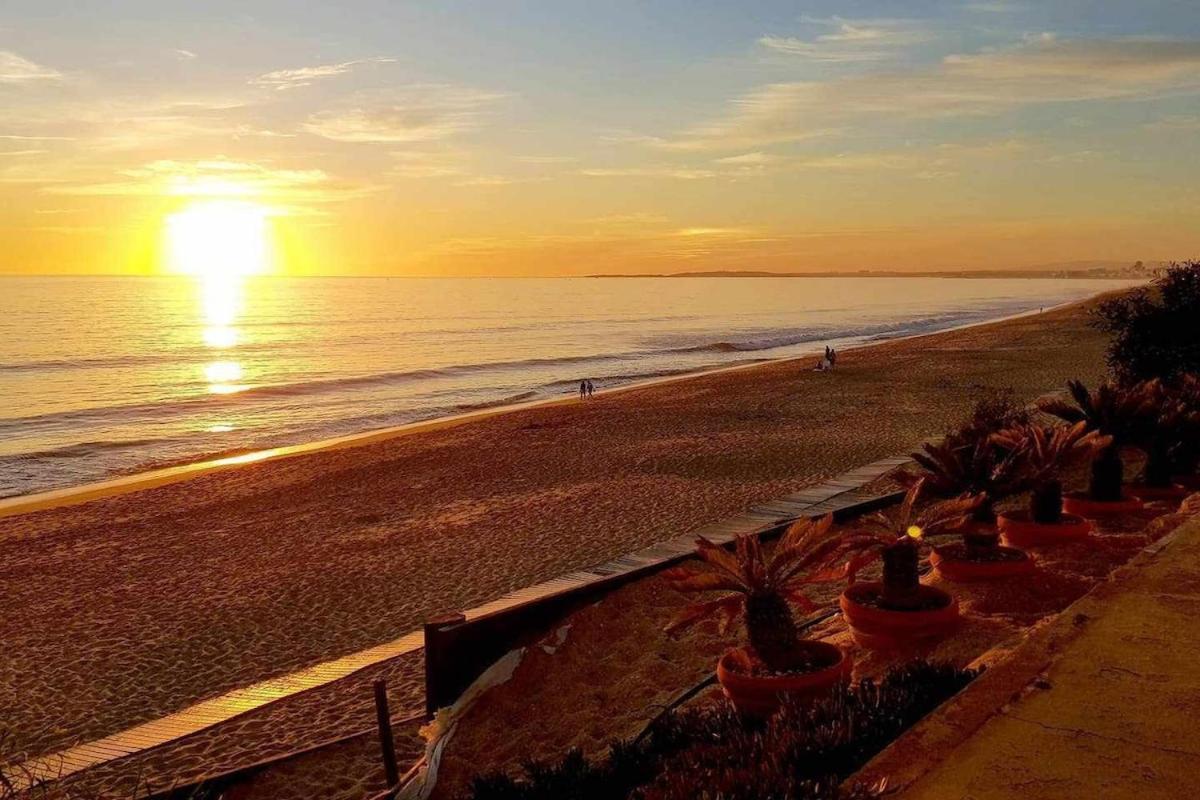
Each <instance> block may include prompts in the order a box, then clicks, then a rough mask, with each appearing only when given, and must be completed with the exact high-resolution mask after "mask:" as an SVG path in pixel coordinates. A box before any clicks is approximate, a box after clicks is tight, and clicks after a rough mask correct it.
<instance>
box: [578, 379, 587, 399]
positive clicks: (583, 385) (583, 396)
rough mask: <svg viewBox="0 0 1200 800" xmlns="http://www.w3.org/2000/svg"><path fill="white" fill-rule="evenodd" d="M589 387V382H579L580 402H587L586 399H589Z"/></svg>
mask: <svg viewBox="0 0 1200 800" xmlns="http://www.w3.org/2000/svg"><path fill="white" fill-rule="evenodd" d="M587 385H588V382H587V381H580V382H579V399H580V400H586V399H587Z"/></svg>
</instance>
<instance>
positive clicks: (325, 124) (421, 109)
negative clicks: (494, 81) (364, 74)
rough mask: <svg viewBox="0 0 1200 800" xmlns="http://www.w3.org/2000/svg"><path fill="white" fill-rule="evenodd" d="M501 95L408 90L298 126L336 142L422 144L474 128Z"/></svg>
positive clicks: (447, 88)
mask: <svg viewBox="0 0 1200 800" xmlns="http://www.w3.org/2000/svg"><path fill="white" fill-rule="evenodd" d="M501 97H503V95H500V94H497V93H495V92H485V91H479V90H476V89H468V88H465V87H461V86H452V85H438V84H428V85H413V86H407V87H403V88H401V89H396V90H393V91H391V92H388V93H386V94H367V95H360V96H358V98H357V99H356V100H354V101H352V102H351V103H349V104H348V105H347V106H345V107H342V108H336V109H330V110H327V111H321V112H318V113H316V114H313V115H311V116H310V117H309V118H308V121H307V122H305V123H304V126H303V127H304V130H306V131H308V132H309V133H312V134H315V135H317V136H321V137H323V138H326V139H332V140H334V141H339V142H393V143H400V142H428V141H434V140H437V139H444V138H447V137H449V136H453V135H454V134H457V133H460V132H462V131H465V130H469V129H471V128H474V127H476V126H477V125H478V124H479V119H480V117H481V116H482V115H483V113H484V111H485V109H486V108H487V107H488V106H490V105H492V104H493V103H495V102H496V101H497V100H499V99H500V98H501Z"/></svg>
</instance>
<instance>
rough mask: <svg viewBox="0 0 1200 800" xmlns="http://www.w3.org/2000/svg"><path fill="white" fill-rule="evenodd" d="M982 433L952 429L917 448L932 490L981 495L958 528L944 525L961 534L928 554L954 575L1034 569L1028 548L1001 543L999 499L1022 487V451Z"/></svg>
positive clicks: (969, 577) (991, 575)
mask: <svg viewBox="0 0 1200 800" xmlns="http://www.w3.org/2000/svg"><path fill="white" fill-rule="evenodd" d="M980 434H981V435H978V436H972V437H967V436H964V435H963V434H962V433H961V432H956V433H952V434H950V435H948V436H947V437H946V438H945V440H944V441H942V442H941V443H938V444H926V445H925V446H924V449H923V450H922V452H919V453H914V454H913V459H914V460H915V461H916V462H917V463H918V464H919V465H920V466H921V467H922V469H923V470H924V473H925V474H924V478H923V480H924V481H925V485H926V486H927V487H928V488H929V489H930V490H932V493H933V494H936V495H939V496H942V497H962V496H969V497H975V498H978V501H977V503H976V505H975V507H974V512H973V513H972V515H971V518H970V519H969V520H968V521H967V522H966V523H965V524H964V525H962V526H961V528H960V529H959V530H957V531H949V530H947V531H944V532H946V533H955V532H957V533H958V535H959V537H960V540H959V541H958V542H954V543H950V544H944V545H940V546H937V547H934V548H933V553H932V554H931V555H930V559H929V561H930V563H931V564H933V566H934V568H935V569H937V571H938V572H939V573H941V575H942V576H943V577H945V578H947V579H948V580H952V581H960V582H963V581H981V580H993V579H998V578H1006V577H1010V576H1013V575H1021V574H1025V573H1028V572H1030V571H1032V570H1033V569H1034V560H1033V558H1032V557H1031V556H1030V555H1029V554H1028V553H1026V552H1024V551H1023V550H1019V549H1017V548H1015V547H1010V546H1006V545H1002V544H1001V543H1000V531H999V529H998V528H997V525H996V505H995V504H996V502H997V501H998V500H1001V499H1003V498H1005V497H1008V496H1010V495H1012V494H1015V493H1017V492H1018V491H1020V489H1021V485H1022V484H1021V479H1022V476H1021V462H1020V458H1019V453H1017V452H1016V451H1010V450H1006V449H1005V448H1003V447H1002V446H1001V445H1000V443H999V442H998V441H996V440H994V439H993V438H992V435H991V434H990V433H987V432H986V431H981V432H980Z"/></svg>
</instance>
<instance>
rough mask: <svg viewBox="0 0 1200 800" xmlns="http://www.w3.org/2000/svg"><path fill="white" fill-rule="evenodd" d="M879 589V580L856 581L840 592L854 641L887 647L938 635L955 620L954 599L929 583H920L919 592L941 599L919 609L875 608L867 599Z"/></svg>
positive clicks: (872, 597)
mask: <svg viewBox="0 0 1200 800" xmlns="http://www.w3.org/2000/svg"><path fill="white" fill-rule="evenodd" d="M882 591H883V584H881V583H879V582H870V583H856V584H854V585H852V586H849V587H847V589H846V591H844V592H842V596H841V598H840V600H839V604H840V605H841V608H842V616H843V617H845V619H846V624H847V625H849V626H850V632H851V633H852V634H853V635H854V641H856V642H858V643H859V644H860V645H861V646H863V647H868V648H871V649H874V650H888V649H891V648H895V647H903V646H905V645H911V644H920V643H922V642H926V641H930V640H933V639H939V638H941V637H943V636H945V635H946V634H948V633H950V632H951V631H953V630H954V629H955V628H956V627H957V626H958V623H959V616H958V601H957V600H955V599H954V598H953V597H952V596H951V595H950V594H948V593H946V592H943V591H942V590H941V589H938V588H936V587H933V586H921V594H922V595H923V596H924V597H926V598H929V599H930V600H931V601H936V602H938V603H941V605H939V606H938V607H936V608H930V609H924V610H920V611H896V610H893V609H888V608H877V607H876V606H875V605H873V604H872V603H871V601H872V600H873V599H874V598H877V597H879V595H880V594H881V593H882Z"/></svg>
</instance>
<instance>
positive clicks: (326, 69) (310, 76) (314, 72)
mask: <svg viewBox="0 0 1200 800" xmlns="http://www.w3.org/2000/svg"><path fill="white" fill-rule="evenodd" d="M179 52H184V51H179ZM193 57H194V56H193ZM395 60H396V59H394V58H388V57H386V56H376V57H374V58H358V59H355V60H353V61H343V62H341V63H339V64H318V65H317V66H313V67H296V68H293V69H277V70H274V71H272V72H267V73H264V74H262V75H259V76H258V77H257V78H254V79H253V80H251V81H250V83H251V85H253V86H261V87H263V88H267V89H274V90H276V91H280V92H283V91H288V90H289V89H299V88H301V87H302V86H311V85H312V84H313V83H314V82H315V81H318V80H320V79H322V78H332V77H334V76H337V75H345V74H346V73H347V72H350V71H352V70H353V69H354V68H355V67H358V66H361V65H363V64H391V63H394V62H395Z"/></svg>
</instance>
